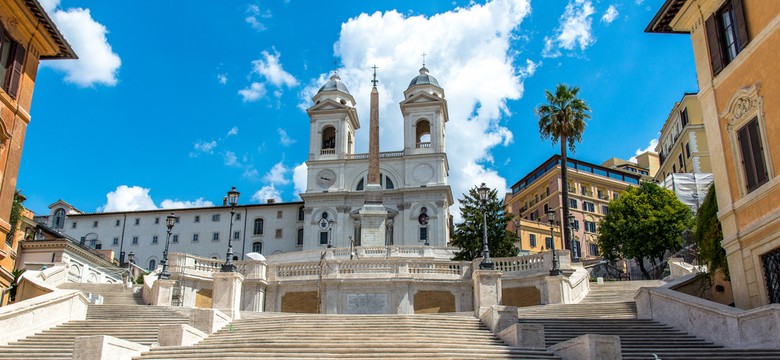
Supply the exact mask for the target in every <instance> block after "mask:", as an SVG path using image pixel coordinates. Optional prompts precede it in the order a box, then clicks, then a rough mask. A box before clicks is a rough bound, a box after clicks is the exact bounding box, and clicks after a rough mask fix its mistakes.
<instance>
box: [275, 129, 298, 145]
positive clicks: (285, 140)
mask: <svg viewBox="0 0 780 360" xmlns="http://www.w3.org/2000/svg"><path fill="white" fill-rule="evenodd" d="M276 131H278V132H279V143H280V144H282V145H284V146H290V145H292V144H295V141H296V140H295V139H293V138H291V137H289V136H287V132H286V131H284V129H281V128H279V129H276Z"/></svg>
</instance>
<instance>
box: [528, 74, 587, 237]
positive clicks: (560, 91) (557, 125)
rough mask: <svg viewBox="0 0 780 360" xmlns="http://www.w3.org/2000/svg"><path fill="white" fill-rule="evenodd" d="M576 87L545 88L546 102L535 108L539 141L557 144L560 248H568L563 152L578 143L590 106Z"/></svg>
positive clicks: (567, 209) (567, 215) (567, 194)
mask: <svg viewBox="0 0 780 360" xmlns="http://www.w3.org/2000/svg"><path fill="white" fill-rule="evenodd" d="M579 92H580V88H579V87H576V86H572V87H570V86H567V85H566V84H558V86H557V87H556V88H555V94H553V93H551V92H550V91H549V90H545V91H544V95H545V97H546V98H547V103H546V104H543V105H539V106H538V107H537V108H536V116H537V117H538V118H539V134H540V135H541V136H542V140H546V139H550V140H552V143H553V145H555V143H557V142H560V144H561V187H562V188H561V196H562V197H563V199H562V200H563V220H564V221H561V223H562V224H563V227H564V230H563V234H564V239H565V241H564V244H565V245H564V247H565V248H566V249H569V248H570V247H571V236H570V234H569V222H568V221H566V219H568V218H569V191H568V187H569V185H568V184H569V182H568V179H569V178H568V175H567V171H566V163H567V158H568V156H567V153H566V147H567V145H568V148H569V150H571V152H572V153H573V152H574V144H575V143H578V142H582V133H583V132H584V131H585V120H586V119H590V114H589V112H590V108H589V107H588V104H587V103H585V100H582V99H580V98H578V97H577V95H578V94H579Z"/></svg>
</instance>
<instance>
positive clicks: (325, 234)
mask: <svg viewBox="0 0 780 360" xmlns="http://www.w3.org/2000/svg"><path fill="white" fill-rule="evenodd" d="M320 245H328V232H327V231H320Z"/></svg>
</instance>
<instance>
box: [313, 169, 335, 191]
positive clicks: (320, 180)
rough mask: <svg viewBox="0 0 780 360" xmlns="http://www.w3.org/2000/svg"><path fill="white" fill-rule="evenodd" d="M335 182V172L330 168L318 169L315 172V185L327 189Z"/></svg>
mask: <svg viewBox="0 0 780 360" xmlns="http://www.w3.org/2000/svg"><path fill="white" fill-rule="evenodd" d="M335 183H336V173H335V172H333V170H331V169H325V170H320V172H318V173H317V185H318V186H319V187H320V188H322V189H326V190H327V189H329V188H330V187H331V186H333V184H335Z"/></svg>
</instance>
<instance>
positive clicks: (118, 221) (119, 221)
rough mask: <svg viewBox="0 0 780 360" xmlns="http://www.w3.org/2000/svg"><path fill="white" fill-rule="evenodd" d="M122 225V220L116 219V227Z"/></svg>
mask: <svg viewBox="0 0 780 360" xmlns="http://www.w3.org/2000/svg"><path fill="white" fill-rule="evenodd" d="M121 223H122V220H119V219H116V223H114V226H119V224H121Z"/></svg>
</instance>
